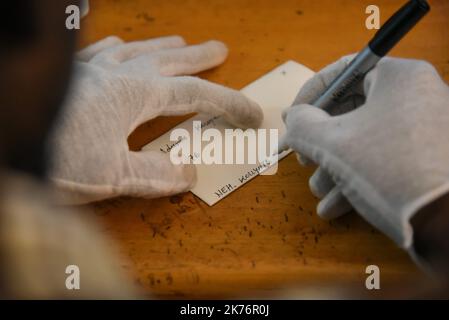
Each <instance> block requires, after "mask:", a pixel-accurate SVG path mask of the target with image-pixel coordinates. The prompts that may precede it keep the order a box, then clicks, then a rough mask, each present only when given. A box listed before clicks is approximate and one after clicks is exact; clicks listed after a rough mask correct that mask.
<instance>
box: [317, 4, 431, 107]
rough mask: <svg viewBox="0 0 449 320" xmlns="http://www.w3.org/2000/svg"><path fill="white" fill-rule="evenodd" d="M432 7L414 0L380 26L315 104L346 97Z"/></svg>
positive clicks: (320, 105)
mask: <svg viewBox="0 0 449 320" xmlns="http://www.w3.org/2000/svg"><path fill="white" fill-rule="evenodd" d="M429 11H430V6H429V4H428V3H427V2H426V1H425V0H411V1H409V2H407V3H406V4H405V5H404V6H403V7H402V8H401V9H399V10H398V11H397V12H396V13H395V14H394V15H393V16H392V17H391V18H390V19H388V21H387V22H386V23H385V24H384V25H383V26H382V27H381V28H380V29H379V31H378V32H377V33H376V35H375V36H374V38H373V39H372V40H371V41H370V42H369V43H368V45H367V46H366V47H365V48H364V49H363V50H362V51H360V53H359V54H358V55H357V56H356V57H355V58H354V60H352V62H351V63H350V64H349V65H348V66H347V67H346V68H345V70H343V72H342V73H341V74H340V75H339V76H337V78H336V79H335V80H334V81H333V82H332V83H331V84H330V85H329V86H328V87H327V88H326V90H325V91H324V92H323V93H322V94H321V95H320V97H319V98H318V99H317V100H315V101H314V102H313V103H312V105H314V106H316V107H318V108H323V109H324V108H326V107H327V106H328V105H329V104H330V103H331V102H332V101H338V100H339V99H340V98H342V97H344V96H345V95H346V94H347V92H348V90H350V89H351V87H353V86H354V85H355V84H356V83H358V82H359V81H361V80H362V79H363V78H364V76H365V75H366V74H367V73H368V72H369V71H370V70H371V69H373V68H374V67H375V66H376V64H377V62H378V61H379V60H380V59H381V58H382V57H383V56H385V55H386V54H387V53H388V52H389V51H390V50H391V49H392V48H393V47H394V46H395V45H396V44H397V43H398V42H399V40H401V39H402V38H403V37H404V36H405V35H406V34H407V33H408V32H409V31H410V30H411V29H412V28H413V27H414V26H415V25H416V24H417V23H418V21H420V20H421V18H422V17H424V16H425V15H426V14H427V13H428V12H429Z"/></svg>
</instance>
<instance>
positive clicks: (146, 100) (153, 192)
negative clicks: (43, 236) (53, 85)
mask: <svg viewBox="0 0 449 320" xmlns="http://www.w3.org/2000/svg"><path fill="white" fill-rule="evenodd" d="M227 52H228V51H227V48H226V46H225V45H224V44H223V43H221V42H218V41H209V42H206V43H203V44H200V45H195V46H186V44H185V42H184V40H183V39H182V38H181V37H178V36H173V37H165V38H158V39H152V40H147V41H140V42H131V43H123V41H122V40H120V39H119V38H117V37H108V38H106V39H104V40H102V41H99V42H97V43H95V44H94V45H91V46H90V47H87V48H86V49H84V50H83V51H81V52H79V53H78V56H77V57H78V59H79V60H80V61H81V62H79V63H76V64H75V79H74V85H73V87H72V88H71V91H70V94H69V97H68V102H67V103H66V106H65V108H64V109H63V112H62V114H61V116H60V119H59V122H58V123H57V126H56V128H55V130H54V133H53V135H52V138H51V140H50V148H51V150H53V151H52V154H53V159H52V163H53V166H52V169H51V171H50V179H51V180H52V181H53V182H54V183H55V184H56V185H57V186H58V187H59V190H63V191H64V192H63V194H64V195H65V196H68V198H67V197H65V200H64V201H65V202H70V203H85V202H90V201H96V200H101V199H105V198H110V197H115V196H122V195H127V196H137V197H149V198H153V197H161V196H166V195H171V194H176V193H180V192H184V191H187V190H189V189H190V188H191V187H192V185H193V184H194V182H195V177H196V174H195V169H194V167H193V166H191V165H173V164H172V163H171V162H170V159H169V156H168V155H164V154H162V153H160V152H153V151H145V152H132V151H130V150H129V148H128V144H127V137H128V135H129V134H130V133H131V132H132V131H133V130H134V129H135V128H136V127H137V126H138V125H140V124H142V123H143V122H145V121H148V120H150V119H153V118H155V117H157V116H170V115H181V114H188V113H192V112H200V113H201V112H202V113H209V114H213V115H222V116H223V117H224V118H225V119H226V120H227V121H229V122H230V123H232V124H234V125H236V126H240V127H257V126H258V125H259V124H260V123H261V121H262V119H263V113H262V110H261V108H260V107H259V106H258V105H257V104H256V103H255V102H253V101H250V100H249V99H248V98H246V97H245V96H244V95H243V94H241V93H240V92H238V91H235V90H232V89H229V88H225V87H223V86H220V85H217V84H213V83H210V82H207V81H204V80H201V79H198V78H194V77H188V76H181V75H189V74H195V73H198V72H200V71H203V70H207V69H210V68H212V67H215V66H217V65H219V64H221V63H222V62H223V61H224V60H225V58H226V56H227Z"/></svg>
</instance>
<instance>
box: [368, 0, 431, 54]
mask: <svg viewBox="0 0 449 320" xmlns="http://www.w3.org/2000/svg"><path fill="white" fill-rule="evenodd" d="M429 11H430V6H429V4H428V3H427V2H426V1H425V0H411V1H409V2H407V3H406V4H405V5H404V6H403V7H402V8H401V9H399V11H397V12H396V13H395V14H394V15H393V16H392V17H391V18H390V19H388V21H387V22H385V24H384V25H383V26H382V28H380V30H379V31H378V32H377V33H376V35H375V36H374V38H373V39H372V40H371V41H370V43H369V44H368V45H369V47H370V49H371V51H373V52H374V53H375V54H376V55H377V56H379V57H383V56H384V55H386V54H387V53H388V51H390V50H391V48H393V47H394V46H395V44H396V43H398V42H399V40H401V39H402V37H403V36H405V35H406V34H407V32H409V31H410V29H412V28H413V27H414V26H415V25H416V24H417V23H418V21H419V20H421V18H422V17H424V16H425V15H426V14H427V12H429Z"/></svg>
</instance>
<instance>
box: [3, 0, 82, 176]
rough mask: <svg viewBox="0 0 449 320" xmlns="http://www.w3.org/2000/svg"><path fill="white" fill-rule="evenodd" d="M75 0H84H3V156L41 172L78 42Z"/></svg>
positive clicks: (11, 164) (5, 163)
mask: <svg viewBox="0 0 449 320" xmlns="http://www.w3.org/2000/svg"><path fill="white" fill-rule="evenodd" d="M70 4H75V5H79V1H68V0H58V1H52V0H20V1H1V2H0V9H1V13H2V18H1V19H0V70H1V72H0V106H1V113H0V162H2V165H3V166H6V167H8V168H9V169H14V170H19V171H25V172H27V173H31V174H33V175H35V176H37V177H41V178H42V177H45V172H46V167H47V163H48V161H47V156H46V154H47V153H48V152H47V151H46V144H45V141H46V138H47V135H48V133H49V132H50V130H51V128H52V124H53V122H54V120H55V118H56V116H57V111H58V108H59V107H60V106H61V105H62V102H63V97H64V96H65V93H66V91H67V87H68V83H69V77H70V71H71V61H72V56H73V51H74V48H75V46H74V45H75V31H73V30H67V29H66V27H65V20H66V18H67V15H66V13H65V9H66V7H67V6H68V5H70Z"/></svg>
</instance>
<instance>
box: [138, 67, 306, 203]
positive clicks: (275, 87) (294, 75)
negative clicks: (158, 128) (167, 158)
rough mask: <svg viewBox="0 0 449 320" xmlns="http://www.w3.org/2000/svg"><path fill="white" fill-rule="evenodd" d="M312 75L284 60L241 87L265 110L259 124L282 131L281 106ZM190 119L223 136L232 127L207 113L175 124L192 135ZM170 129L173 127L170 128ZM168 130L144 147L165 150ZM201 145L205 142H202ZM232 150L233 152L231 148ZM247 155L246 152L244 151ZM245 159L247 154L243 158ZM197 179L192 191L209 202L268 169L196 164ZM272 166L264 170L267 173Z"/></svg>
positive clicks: (222, 196)
mask: <svg viewBox="0 0 449 320" xmlns="http://www.w3.org/2000/svg"><path fill="white" fill-rule="evenodd" d="M313 75H314V72H313V71H312V70H310V69H308V68H307V67H305V66H303V65H301V64H299V63H297V62H294V61H287V62H286V63H284V64H282V65H280V66H279V67H277V68H275V69H274V70H272V71H270V72H269V73H267V74H266V75H264V76H262V77H261V78H259V79H257V80H256V81H254V82H253V83H251V84H249V85H248V86H246V87H245V88H243V89H242V90H241V92H242V93H243V94H245V95H246V96H248V97H249V98H250V99H252V100H254V101H256V102H257V103H259V105H260V106H261V108H262V109H263V112H264V121H263V123H262V125H261V126H260V128H264V129H267V131H269V129H278V134H279V137H281V136H282V135H283V133H284V131H285V129H284V124H283V122H282V119H281V113H282V110H283V109H284V108H286V107H288V106H290V105H291V104H292V103H293V101H294V99H295V97H296V94H297V93H298V91H299V89H301V87H302V86H303V85H304V83H305V82H306V81H307V80H308V79H310V78H311V77H312V76H313ZM193 121H201V123H202V124H204V128H203V129H207V128H211V127H213V128H215V129H218V130H219V131H220V132H221V133H222V134H223V136H224V130H225V129H230V128H233V127H232V126H231V125H230V124H228V123H226V122H225V121H224V120H222V119H221V118H217V117H214V116H210V115H197V116H194V117H192V118H190V119H188V120H186V121H184V122H183V123H181V124H180V125H178V126H177V127H175V128H173V129H176V128H183V129H185V130H187V131H188V132H189V133H190V135H191V136H192V133H193ZM173 129H172V130H173ZM170 132H171V131H169V132H167V133H165V134H164V135H162V136H160V137H159V138H157V139H156V140H153V141H152V142H151V143H149V144H147V145H146V146H145V147H144V148H143V150H159V151H161V152H164V153H167V152H168V151H169V150H170V146H173V144H174V143H175V142H176V141H170ZM202 147H204V144H203V145H202ZM290 152H291V151H286V152H283V153H282V154H280V155H279V159H282V158H284V157H285V156H286V155H288V154H289V153H290ZM234 154H235V152H234ZM245 156H246V155H245ZM245 159H247V158H245ZM195 166H196V169H197V183H196V185H195V186H194V187H193V188H192V190H191V191H192V192H193V193H194V194H195V195H196V196H198V197H199V198H201V199H202V200H203V201H204V202H206V203H207V204H208V205H210V206H212V205H214V204H215V203H217V202H218V201H220V200H222V199H224V198H225V197H226V196H227V195H229V194H230V193H231V192H233V191H235V190H236V189H238V188H239V187H240V186H242V185H243V184H245V183H246V182H248V181H250V180H251V179H253V178H254V177H256V176H257V175H259V174H260V173H261V172H262V171H264V170H266V169H268V168H266V167H264V166H261V164H260V163H256V164H204V163H201V164H196V165H195ZM270 170H271V171H273V168H271V169H268V170H266V171H264V173H263V174H267V173H269V172H270Z"/></svg>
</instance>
